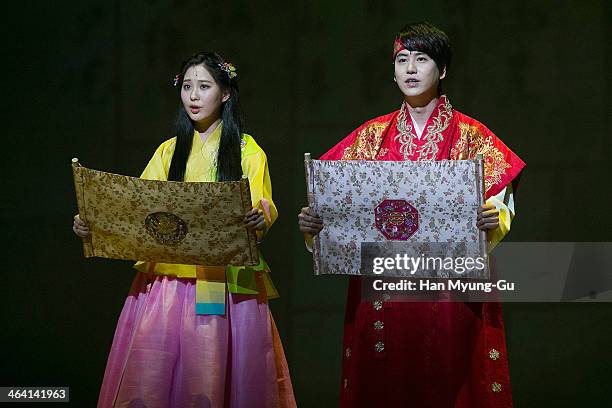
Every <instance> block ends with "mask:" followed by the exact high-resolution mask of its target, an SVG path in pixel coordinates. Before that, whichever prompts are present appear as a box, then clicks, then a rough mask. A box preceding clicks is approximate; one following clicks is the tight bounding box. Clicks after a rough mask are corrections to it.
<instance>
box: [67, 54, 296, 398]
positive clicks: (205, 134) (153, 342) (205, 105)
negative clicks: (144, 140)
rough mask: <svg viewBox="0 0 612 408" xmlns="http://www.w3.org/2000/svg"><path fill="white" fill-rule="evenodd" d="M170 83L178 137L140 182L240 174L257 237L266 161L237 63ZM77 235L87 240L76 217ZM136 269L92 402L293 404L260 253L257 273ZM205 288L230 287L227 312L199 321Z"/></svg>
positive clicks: (196, 61) (203, 60)
mask: <svg viewBox="0 0 612 408" xmlns="http://www.w3.org/2000/svg"><path fill="white" fill-rule="evenodd" d="M174 85H175V86H178V87H179V89H180V97H181V107H180V108H179V112H178V115H177V119H176V124H175V135H176V136H175V137H173V138H172V139H169V140H167V141H165V142H164V143H162V144H161V146H159V148H158V149H157V151H156V152H155V154H154V155H153V157H152V158H151V160H150V161H149V164H148V165H147V167H146V168H145V170H144V172H143V173H142V176H141V177H142V178H144V179H150V180H173V181H185V182H193V181H231V180H239V179H240V178H241V177H242V175H243V174H244V175H247V176H248V178H249V182H250V188H251V197H252V201H253V209H252V210H251V211H249V212H247V213H246V214H245V219H244V222H245V226H246V227H247V228H249V229H251V230H254V231H256V233H257V236H258V238H261V237H262V236H263V234H264V233H265V232H266V231H267V229H268V228H269V227H270V226H271V225H272V223H273V222H274V220H275V219H276V216H277V211H276V207H275V206H274V202H273V201H272V189H271V184H270V177H269V174H268V167H267V162H266V155H265V153H264V152H263V150H262V149H261V148H260V147H259V146H258V145H257V143H255V140H254V139H253V138H252V137H251V136H249V135H247V134H244V133H243V132H242V131H243V126H242V120H241V114H240V107H239V100H238V84H237V72H236V69H235V67H234V66H233V65H232V64H230V63H227V62H225V61H224V60H223V59H222V58H221V57H220V56H219V55H217V54H215V53H210V52H202V53H199V54H195V55H193V56H192V57H190V58H189V59H188V60H187V61H185V62H184V63H183V66H182V68H181V71H180V73H179V74H178V75H177V76H176V77H175V84H174ZM73 230H74V232H75V233H76V234H77V235H79V236H81V237H84V236H87V235H88V234H89V229H88V227H87V225H85V224H84V223H83V222H82V221H81V220H80V218H79V217H78V215H77V216H75V220H74V225H73ZM135 268H136V269H137V270H138V271H139V272H138V273H137V275H136V277H135V279H134V282H133V284H132V287H131V289H130V292H129V295H128V298H127V300H126V302H125V305H124V308H123V311H122V313H121V316H120V318H119V323H118V325H117V330H116V332H115V337H114V340H113V345H112V348H111V352H110V356H109V359H108V363H107V367H106V371H105V374H104V381H103V384H102V389H101V391H100V398H99V401H98V407H111V406H115V407H124V406H125V407H128V406H129V407H141V406H142V407H145V406H146V407H148V408H153V407H286V406H295V400H294V397H293V390H292V386H291V380H290V378H289V372H288V369H287V363H286V360H285V356H284V352H283V348H282V345H281V342H280V338H279V336H278V332H277V330H276V327H275V324H274V321H273V319H272V316H271V314H270V310H269V308H268V303H267V301H268V299H269V298H274V297H278V294H277V292H276V290H275V288H274V286H273V284H272V282H271V280H270V278H269V276H268V273H269V269H268V267H267V265H266V263H265V261H264V260H263V258H261V256H260V263H259V265H257V266H255V267H235V266H228V267H227V268H215V267H206V266H195V265H175V264H163V263H152V262H148V263H144V262H138V263H136V265H135ZM196 278H197V279H196ZM200 285H202V286H201V287H202V288H203V289H204V290H207V289H208V288H211V287H213V286H214V285H221V288H222V290H225V289H224V288H225V286H226V285H227V292H228V293H226V300H225V303H226V305H225V307H221V309H220V310H219V308H218V307H217V308H211V309H207V310H205V313H206V314H196V306H195V303H196V302H195V297H196V286H198V287H199V288H200ZM217 287H218V286H217ZM198 290H200V289H198ZM217 306H218V305H217Z"/></svg>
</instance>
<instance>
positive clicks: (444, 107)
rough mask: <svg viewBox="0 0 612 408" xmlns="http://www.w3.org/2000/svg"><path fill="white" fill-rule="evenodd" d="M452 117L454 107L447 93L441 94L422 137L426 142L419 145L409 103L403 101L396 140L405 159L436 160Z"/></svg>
mask: <svg viewBox="0 0 612 408" xmlns="http://www.w3.org/2000/svg"><path fill="white" fill-rule="evenodd" d="M452 117H453V107H452V106H451V104H450V102H449V101H448V98H447V97H446V95H440V97H439V98H438V104H437V105H436V107H435V109H434V111H433V112H432V113H431V116H430V117H429V119H428V120H427V124H426V125H425V130H424V131H423V135H422V137H421V139H420V140H425V142H424V143H423V144H422V145H421V146H418V145H417V143H416V142H415V140H418V138H417V137H416V135H415V134H414V129H413V127H412V120H411V119H410V114H409V112H408V107H407V103H406V102H403V103H402V107H401V108H400V112H399V115H398V116H397V125H396V126H397V131H398V132H399V133H398V134H397V135H396V136H395V138H394V140H396V141H398V142H399V144H400V153H402V155H403V156H404V160H417V161H420V160H435V159H436V156H437V155H438V150H439V147H438V143H439V142H440V141H442V140H443V138H444V136H443V135H442V132H444V131H445V130H446V128H447V127H448V125H449V124H450V121H451V118H452ZM415 155H416V157H415Z"/></svg>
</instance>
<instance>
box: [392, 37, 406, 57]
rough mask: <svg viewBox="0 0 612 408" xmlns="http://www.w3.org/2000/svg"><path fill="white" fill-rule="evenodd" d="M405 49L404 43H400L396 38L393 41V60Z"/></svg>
mask: <svg viewBox="0 0 612 408" xmlns="http://www.w3.org/2000/svg"><path fill="white" fill-rule="evenodd" d="M405 49H406V47H404V43H403V42H402V40H400V38H399V37H397V38H396V39H395V41H393V58H395V56H396V55H397V54H398V53H399V52H400V51H403V50H405Z"/></svg>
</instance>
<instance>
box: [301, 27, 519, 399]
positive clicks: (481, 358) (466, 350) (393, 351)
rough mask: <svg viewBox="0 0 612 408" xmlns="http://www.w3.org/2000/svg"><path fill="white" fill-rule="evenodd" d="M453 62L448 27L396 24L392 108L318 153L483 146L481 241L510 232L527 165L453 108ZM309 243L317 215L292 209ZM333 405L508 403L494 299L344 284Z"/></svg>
mask: <svg viewBox="0 0 612 408" xmlns="http://www.w3.org/2000/svg"><path fill="white" fill-rule="evenodd" d="M450 61H451V47H450V42H449V40H448V37H447V36H446V34H445V33H444V32H442V31H440V30H439V29H437V28H436V27H434V26H432V25H431V24H429V23H417V24H410V25H407V26H406V27H404V28H403V29H402V30H401V31H400V32H399V33H398V35H397V37H396V39H395V42H394V50H393V64H394V68H395V76H394V80H395V82H396V83H397V86H398V88H399V89H400V91H401V92H402V94H403V95H404V101H403V103H402V105H401V108H400V109H399V110H398V111H395V112H393V113H390V114H388V115H384V116H380V117H378V118H375V119H372V120H370V121H367V122H366V123H364V124H363V125H361V126H360V127H359V128H357V129H356V130H355V131H354V132H352V133H351V134H350V135H348V136H347V137H346V138H345V139H343V140H342V141H341V142H340V143H338V144H337V145H336V146H334V147H333V148H332V149H331V150H330V151H328V152H327V153H325V154H324V155H323V156H322V157H321V160H390V161H397V160H448V159H451V160H463V159H474V158H476V155H477V154H483V155H484V159H485V197H486V199H487V202H486V204H485V205H483V206H482V207H481V208H479V210H478V212H477V214H476V217H477V226H478V228H480V229H481V230H485V231H487V238H488V241H489V248H492V247H493V246H495V245H496V244H497V243H498V242H499V241H500V240H501V239H502V238H503V237H504V235H505V234H506V233H507V232H508V231H509V229H510V223H511V220H512V218H513V217H514V200H513V186H512V184H513V183H514V184H516V182H518V176H519V174H520V172H521V170H522V169H523V167H524V166H525V164H524V163H523V162H522V161H521V159H519V158H518V157H517V156H516V155H515V154H514V153H513V152H512V151H510V149H508V148H507V147H506V146H505V145H504V144H503V143H502V142H501V141H500V140H499V139H498V138H497V137H496V136H495V135H494V134H493V133H492V132H491V131H490V130H489V129H487V128H486V127H485V126H484V125H482V124H481V123H479V122H478V121H476V120H474V119H472V118H470V117H468V116H466V115H464V114H462V113H460V112H457V111H456V110H454V109H453V108H452V106H451V104H450V102H449V100H448V98H447V97H446V95H444V94H442V87H441V81H442V80H443V79H444V78H445V77H446V75H447V70H448V68H449V65H450ZM298 222H299V226H300V230H301V231H302V232H304V233H305V235H306V243H307V245H310V242H311V240H312V237H313V236H314V235H316V234H318V233H319V232H320V231H321V230H322V229H323V228H324V224H323V220H321V218H320V217H318V215H317V214H315V213H314V211H313V210H312V209H310V208H308V207H306V208H303V209H302V210H301V212H300V214H299V215H298ZM343 345H344V347H343V354H344V355H343V362H342V381H341V397H340V401H341V406H343V407H404V406H410V407H470V408H473V407H510V406H512V396H511V391H510V381H509V374H508V360H507V356H506V345H505V337H504V326H503V320H502V315H501V308H500V305H499V304H497V303H444V302H434V303H426V302H421V303H410V302H389V301H387V302H381V301H375V302H367V301H365V300H362V299H361V289H360V278H358V277H352V278H351V280H350V283H349V290H348V297H347V304H346V316H345V322H344V340H343Z"/></svg>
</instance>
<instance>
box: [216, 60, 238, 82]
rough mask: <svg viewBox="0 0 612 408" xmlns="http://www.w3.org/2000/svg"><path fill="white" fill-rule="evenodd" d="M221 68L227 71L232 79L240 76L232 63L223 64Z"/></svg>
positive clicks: (220, 65)
mask: <svg viewBox="0 0 612 408" xmlns="http://www.w3.org/2000/svg"><path fill="white" fill-rule="evenodd" d="M219 68H221V69H222V70H223V71H225V73H226V74H227V76H228V77H229V78H230V79H232V78H236V77H237V76H238V73H237V72H236V67H235V66H234V65H233V64H232V63H231V62H223V63H221V64H219Z"/></svg>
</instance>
